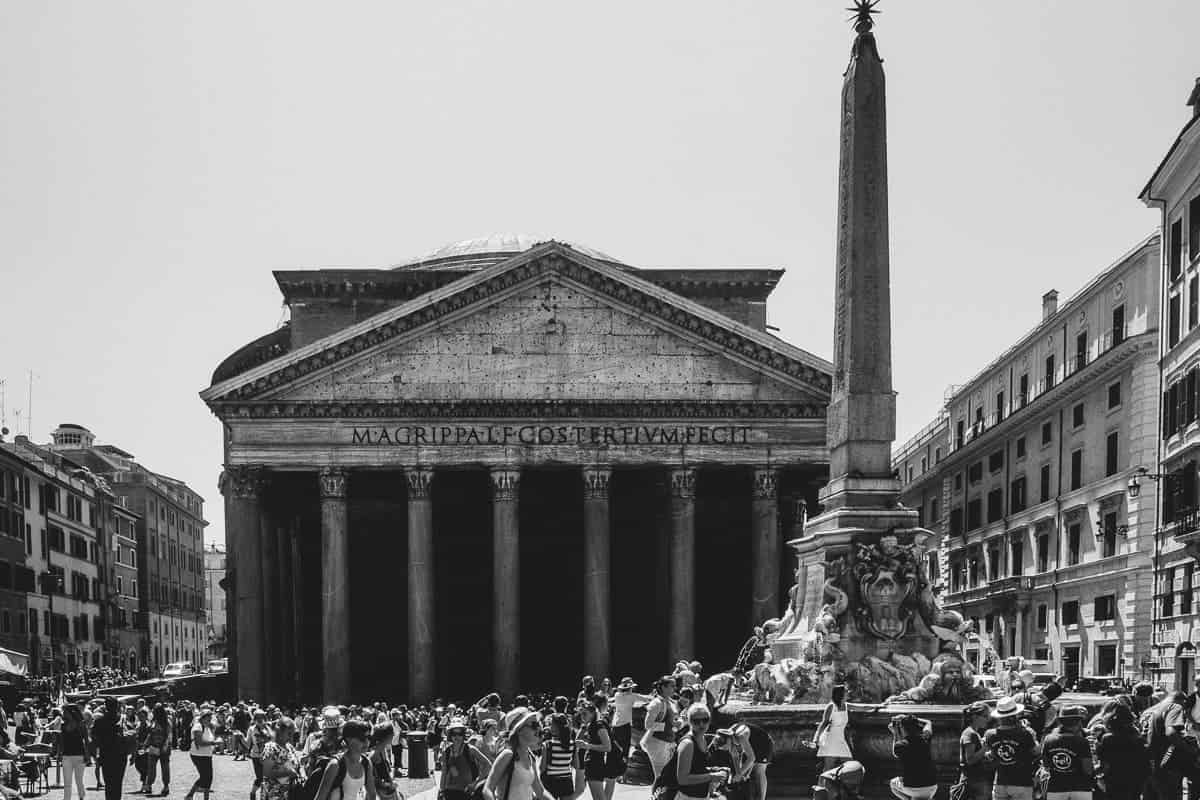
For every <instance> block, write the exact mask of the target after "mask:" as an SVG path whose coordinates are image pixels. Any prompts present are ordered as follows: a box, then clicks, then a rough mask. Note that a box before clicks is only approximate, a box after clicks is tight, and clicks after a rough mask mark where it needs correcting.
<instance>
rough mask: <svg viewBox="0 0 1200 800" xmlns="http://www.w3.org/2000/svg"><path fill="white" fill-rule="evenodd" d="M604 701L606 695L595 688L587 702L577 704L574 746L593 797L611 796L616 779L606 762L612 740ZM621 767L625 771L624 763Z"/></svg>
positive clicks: (602, 799) (595, 799) (606, 798)
mask: <svg viewBox="0 0 1200 800" xmlns="http://www.w3.org/2000/svg"><path fill="white" fill-rule="evenodd" d="M607 705H608V698H607V697H605V696H604V695H602V694H600V693H598V692H597V693H595V694H593V695H592V698H591V700H590V701H589V702H585V703H581V704H580V705H579V738H578V739H576V740H575V746H576V747H577V748H578V749H579V756H580V760H581V761H582V762H583V777H584V779H585V780H586V781H587V787H588V792H590V793H591V796H592V800H612V796H613V793H614V792H615V791H616V789H617V780H616V777H615V776H613V775H611V771H612V765H611V764H610V763H609V759H610V756H611V754H612V752H613V747H614V742H613V738H612V734H611V733H610V732H609V727H608V720H606V719H605V718H604V710H605V708H606V706H607ZM615 746H619V745H615ZM621 771H622V772H624V767H622V770H621Z"/></svg>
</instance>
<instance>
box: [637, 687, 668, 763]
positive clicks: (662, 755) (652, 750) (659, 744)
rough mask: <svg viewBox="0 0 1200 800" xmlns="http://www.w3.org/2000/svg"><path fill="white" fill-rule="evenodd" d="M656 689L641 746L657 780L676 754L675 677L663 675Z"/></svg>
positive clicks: (649, 707)
mask: <svg viewBox="0 0 1200 800" xmlns="http://www.w3.org/2000/svg"><path fill="white" fill-rule="evenodd" d="M654 689H655V692H656V696H655V697H654V699H653V700H651V701H650V704H649V705H648V706H646V722H645V725H646V733H645V734H644V735H643V736H642V740H641V742H640V743H639V744H641V746H642V749H643V750H645V751H646V757H647V758H649V759H650V768H651V769H652V770H653V772H654V778H655V779H656V780H657V779H658V776H659V775H661V774H662V771H663V768H664V767H666V766H667V762H668V761H670V760H671V756H672V755H674V753H675V713H676V712H675V704H674V703H673V702H672V701H671V695H672V694H674V693H675V678H674V676H671V675H663V676H662V677H661V678H659V679H658V683H657V684H656V685H655V687H654Z"/></svg>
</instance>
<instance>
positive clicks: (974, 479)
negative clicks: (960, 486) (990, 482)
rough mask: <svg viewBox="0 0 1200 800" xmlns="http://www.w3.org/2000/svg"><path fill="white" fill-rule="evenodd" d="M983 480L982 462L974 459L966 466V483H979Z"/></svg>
mask: <svg viewBox="0 0 1200 800" xmlns="http://www.w3.org/2000/svg"><path fill="white" fill-rule="evenodd" d="M981 480H983V462H982V461H976V462H975V463H974V464H972V465H971V466H969V467H967V483H979V482H980V481H981Z"/></svg>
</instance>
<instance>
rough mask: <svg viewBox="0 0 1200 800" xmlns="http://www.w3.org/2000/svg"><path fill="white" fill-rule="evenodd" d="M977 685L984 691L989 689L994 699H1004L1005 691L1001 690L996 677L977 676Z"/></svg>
mask: <svg viewBox="0 0 1200 800" xmlns="http://www.w3.org/2000/svg"><path fill="white" fill-rule="evenodd" d="M975 685H976V686H977V687H981V688H983V689H987V691H988V693H989V694H991V696H992V697H995V698H1000V697H1004V690H1003V689H1001V688H1000V684H999V683H997V682H996V676H995V675H976V676H975Z"/></svg>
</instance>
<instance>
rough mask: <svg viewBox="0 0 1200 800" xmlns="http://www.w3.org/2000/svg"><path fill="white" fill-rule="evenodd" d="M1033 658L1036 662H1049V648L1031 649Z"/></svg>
mask: <svg viewBox="0 0 1200 800" xmlns="http://www.w3.org/2000/svg"><path fill="white" fill-rule="evenodd" d="M1033 657H1034V659H1035V660H1037V661H1049V660H1050V648H1049V647H1035V648H1033Z"/></svg>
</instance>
